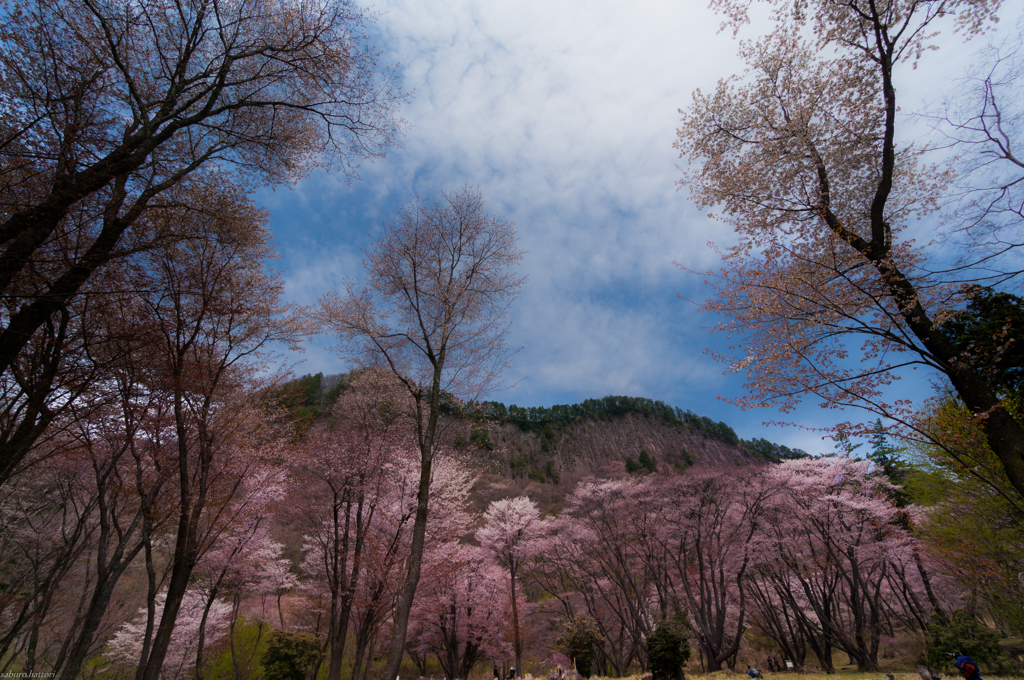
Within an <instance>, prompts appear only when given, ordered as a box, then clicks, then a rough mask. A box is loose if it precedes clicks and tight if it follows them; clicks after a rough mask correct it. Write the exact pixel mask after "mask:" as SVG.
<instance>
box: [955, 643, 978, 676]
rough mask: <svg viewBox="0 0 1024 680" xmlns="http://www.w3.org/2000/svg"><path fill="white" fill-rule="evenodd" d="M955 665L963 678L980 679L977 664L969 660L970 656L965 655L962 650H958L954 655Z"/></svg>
mask: <svg viewBox="0 0 1024 680" xmlns="http://www.w3.org/2000/svg"><path fill="white" fill-rule="evenodd" d="M955 663H956V667H957V668H958V669H960V673H962V674H963V676H964V680H982V678H981V674H980V673H979V672H978V664H976V663H974V662H973V661H971V657H969V656H967V653H966V652H964V650H962V649H961V650H960V653H959V654H957V657H956V661H955Z"/></svg>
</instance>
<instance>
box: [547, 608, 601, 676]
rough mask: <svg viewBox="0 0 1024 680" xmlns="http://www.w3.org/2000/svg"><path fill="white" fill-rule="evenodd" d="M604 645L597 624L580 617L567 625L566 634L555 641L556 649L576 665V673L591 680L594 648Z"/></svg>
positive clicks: (585, 617)
mask: <svg viewBox="0 0 1024 680" xmlns="http://www.w3.org/2000/svg"><path fill="white" fill-rule="evenodd" d="M602 644H604V638H603V637H602V636H601V633H600V632H599V631H598V629H597V623H595V622H594V620H593V619H591V618H590V617H587V616H580V617H577V618H575V619H573V620H572V621H570V622H569V623H567V624H566V625H565V634H563V635H562V636H561V637H560V638H558V639H557V640H555V648H556V649H558V651H560V652H562V653H563V654H565V655H566V656H568V657H569V658H570V659H572V660H573V662H574V663H575V664H576V672H578V673H579V674H580V675H582V676H583V677H584V678H589V677H590V675H591V671H592V670H593V666H594V647H595V646H596V645H602Z"/></svg>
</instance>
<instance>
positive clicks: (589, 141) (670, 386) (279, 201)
mask: <svg viewBox="0 0 1024 680" xmlns="http://www.w3.org/2000/svg"><path fill="white" fill-rule="evenodd" d="M374 10H375V11H377V12H379V13H380V16H379V17H378V19H377V23H376V29H377V30H378V31H379V35H378V36H377V38H378V45H379V47H380V49H382V50H383V52H384V57H383V59H384V61H385V62H390V63H397V64H398V65H399V72H400V73H401V76H402V82H403V85H404V88H405V89H406V90H407V91H411V92H412V93H413V96H412V98H411V100H410V101H409V103H408V104H407V105H405V106H403V108H402V111H401V116H402V117H403V118H404V119H406V121H408V123H409V128H408V130H407V132H406V135H405V136H404V138H403V139H402V142H401V148H397V149H393V150H391V151H390V152H389V153H388V155H387V157H386V158H385V159H383V160H378V161H376V162H372V163H367V164H364V165H363V167H362V168H361V170H360V174H361V179H360V180H359V181H357V182H355V183H354V184H352V185H351V186H348V185H346V183H345V182H344V180H343V178H341V177H339V176H336V175H330V174H325V173H314V174H312V175H311V176H309V177H308V178H306V179H304V180H302V181H301V182H299V183H298V184H296V185H295V186H293V187H291V188H278V189H276V190H275V191H269V190H267V191H263V192H260V193H259V194H258V196H257V200H259V201H260V202H261V203H262V204H263V205H265V206H266V207H267V208H269V209H270V211H271V215H272V222H271V226H272V229H273V231H274V233H275V236H276V238H277V249H278V253H279V254H280V256H281V257H280V259H279V260H277V261H276V262H275V266H276V268H279V269H281V270H282V271H283V273H284V277H285V281H286V296H287V298H288V299H289V300H291V301H294V302H297V303H300V304H312V303H314V302H315V301H316V300H317V299H318V298H319V297H320V296H321V295H323V294H324V293H325V292H327V291H328V290H336V291H337V290H340V288H341V286H342V282H343V281H344V280H346V279H352V278H355V279H358V278H359V277H360V276H361V274H362V251H363V250H364V249H366V248H368V247H369V246H370V244H371V243H372V241H373V239H374V238H375V236H376V235H377V234H379V230H380V228H381V225H382V223H383V222H385V221H387V220H390V219H392V218H393V217H395V216H396V214H397V211H398V207H399V206H400V205H401V204H403V203H405V202H407V201H408V200H409V199H410V198H411V197H412V196H413V195H414V194H418V195H419V196H420V197H421V198H422V199H424V200H427V201H429V200H431V199H433V198H434V197H436V196H438V194H439V192H440V191H453V190H458V189H459V188H460V187H462V186H463V185H466V184H469V185H476V186H479V187H480V189H481V191H482V192H483V195H484V198H485V201H486V205H487V208H488V211H489V212H491V213H493V214H500V215H503V216H504V217H506V218H508V219H510V220H512V221H514V222H515V223H516V226H517V230H518V233H519V235H520V244H521V246H522V247H523V248H524V249H525V250H527V251H528V255H527V256H526V258H525V259H524V261H523V265H522V269H521V271H522V272H523V273H524V274H526V275H528V276H529V282H528V283H527V285H526V286H525V287H524V289H523V291H522V294H521V295H520V297H519V298H518V300H517V301H516V303H515V304H514V306H513V308H512V310H511V316H510V320H511V322H512V335H511V338H510V344H511V345H512V346H513V347H522V349H521V351H520V352H519V353H518V355H517V356H516V358H515V360H514V362H513V365H512V368H511V370H510V371H509V372H508V374H507V376H506V377H507V379H508V381H509V382H510V383H514V382H517V381H518V384H517V386H516V387H515V388H514V389H511V390H506V391H502V392H498V393H495V394H494V395H492V398H494V399H497V400H500V401H503V402H505V403H516V404H519V405H520V406H541V405H545V406H547V405H551V404H555V403H572V402H578V401H582V400H583V399H587V398H592V397H602V396H606V395H611V394H625V395H630V396H642V397H648V398H652V399H660V400H662V401H665V402H667V403H669V404H672V405H675V406H679V407H681V408H684V409H690V410H692V411H694V412H696V413H698V414H701V415H707V416H710V417H712V418H714V419H716V420H724V421H726V422H727V423H729V424H730V425H732V426H733V427H734V428H735V429H736V430H737V432H738V433H739V434H740V436H742V437H744V438H752V437H767V438H769V439H771V440H773V441H777V442H780V443H785V444H787V445H790V446H796V447H799V448H803V449H805V450H807V451H810V452H812V453H817V452H824V451H830V450H831V449H832V443H831V442H830V441H822V434H821V433H819V432H809V431H805V430H802V429H799V428H792V427H790V428H781V427H777V426H772V427H769V426H765V425H763V424H762V422H763V421H766V420H777V419H780V417H781V416H780V414H778V413H777V412H774V411H763V410H762V411H749V412H742V411H740V410H739V409H738V408H736V407H734V406H731V405H730V404H728V403H726V402H724V401H721V400H719V399H717V397H718V396H720V395H722V396H727V397H728V396H732V397H735V396H739V395H740V394H741V393H742V381H741V379H740V378H739V377H737V376H725V375H723V373H722V369H723V366H722V365H721V364H716V363H715V362H714V361H713V360H712V359H711V358H710V357H708V356H707V355H705V354H704V349H705V348H706V347H708V346H716V347H721V346H722V345H723V344H724V342H725V339H724V338H719V337H717V336H711V335H710V334H709V333H708V331H707V330H705V327H708V326H711V325H714V324H715V323H716V319H715V318H714V317H713V316H711V315H709V314H706V313H702V312H699V311H698V309H697V306H696V305H694V304H691V303H689V302H687V301H684V300H683V299H680V297H679V296H682V297H683V298H687V299H689V300H697V301H699V300H702V299H703V298H704V297H705V295H706V293H705V290H704V286H703V280H702V277H700V276H697V275H694V274H690V273H687V272H686V271H684V270H682V269H680V268H679V267H678V266H676V264H675V263H679V264H681V265H684V266H685V267H687V268H690V269H693V270H697V271H703V270H707V269H712V268H715V267H716V266H717V258H716V256H715V254H714V253H713V251H712V250H711V249H710V248H708V247H707V243H708V242H709V241H714V242H716V243H718V244H723V245H728V244H729V243H730V242H731V240H732V238H733V237H732V234H731V233H730V231H729V230H728V229H727V228H725V227H723V225H721V224H720V223H717V222H714V221H712V220H710V219H708V218H707V217H706V216H705V215H702V214H701V213H700V212H699V211H697V210H696V208H695V207H694V206H693V205H692V204H691V203H690V202H689V200H688V196H687V193H686V191H685V190H683V191H677V187H676V184H675V182H676V181H677V180H678V179H679V176H680V170H679V168H678V165H679V163H680V159H679V158H678V155H677V153H676V151H675V150H674V149H673V148H672V143H673V141H674V139H675V135H676V127H677V125H678V121H679V114H678V109H679V108H685V107H686V106H687V105H688V104H689V102H690V97H691V93H692V91H693V90H694V89H696V88H698V87H699V88H702V89H703V90H705V91H708V90H710V89H711V88H713V87H714V85H715V83H716V82H717V80H718V79H719V78H722V77H726V76H728V75H730V74H733V73H736V72H738V71H739V70H741V65H740V64H739V62H738V60H737V59H736V57H735V52H736V50H737V43H736V41H735V40H734V39H733V38H732V35H731V32H728V33H722V34H719V33H718V25H719V19H718V18H717V17H716V16H715V15H714V14H712V12H711V11H710V10H708V9H706V8H705V7H703V5H702V3H693V2H680V1H679V0H676V1H674V2H661V1H655V0H638V1H634V2H631V3H623V2H621V1H619V2H613V1H608V0H486V1H476V0H446V1H445V2H436V1H435V2H425V1H424V0H389V1H386V2H381V3H378V4H376V5H374ZM1010 23H1011V22H1005V24H1010ZM1005 24H1004V25H1005ZM756 34H757V26H756V25H755V26H753V27H751V30H748V31H746V32H745V33H743V34H741V36H740V37H741V38H743V37H747V38H750V37H753V36H754V35H756ZM973 49H974V48H973V47H965V46H963V45H961V44H959V42H958V41H955V40H954V41H951V42H950V44H949V45H946V46H944V47H943V50H942V51H941V54H942V57H941V59H935V58H932V59H931V60H930V62H929V63H928V64H927V65H926V66H925V67H923V68H921V69H919V71H917V72H915V73H914V75H913V78H912V79H910V80H908V82H906V83H904V84H903V86H902V88H901V89H900V90H899V91H900V94H901V97H902V98H903V99H902V100H903V101H904V102H905V103H907V104H909V105H910V106H913V105H916V104H918V103H921V102H932V103H934V102H935V101H937V100H938V99H939V98H940V97H941V92H943V91H944V90H948V89H952V87H953V84H952V81H951V77H953V76H956V75H958V74H959V73H960V72H961V70H962V68H963V67H965V66H966V65H967V64H968V62H969V61H970V55H971V51H972V50H973ZM331 342H332V341H331V339H330V338H326V337H320V338H315V339H314V340H313V341H312V342H311V343H310V345H309V347H308V349H307V351H306V352H305V354H304V355H303V356H295V357H290V359H292V360H294V361H301V362H302V363H300V364H298V365H297V366H296V367H295V369H294V370H295V372H296V373H298V374H304V373H316V372H318V371H322V372H324V373H337V372H341V371H344V370H347V368H348V367H347V366H346V365H345V364H344V363H343V362H342V361H341V360H340V359H339V358H337V357H336V356H334V355H333V354H332V353H331V351H330V346H331ZM911 382H912V383H913V384H907V385H905V386H904V387H905V388H906V389H908V390H909V393H912V394H914V395H915V396H918V397H924V396H926V395H927V394H929V393H930V388H929V387H928V380H927V379H926V378H924V377H923V376H922V378H921V379H917V380H914V381H911ZM862 417H867V416H866V415H865V416H861V415H859V414H855V413H848V414H841V413H836V412H834V411H823V410H821V409H819V408H817V407H816V406H815V405H808V406H806V407H804V408H801V409H800V410H799V411H798V412H797V413H795V414H791V415H789V416H785V417H783V419H786V420H792V421H795V422H797V423H800V424H802V425H806V426H810V427H828V426H829V425H831V424H833V423H834V422H836V421H837V420H846V419H861V418H862Z"/></svg>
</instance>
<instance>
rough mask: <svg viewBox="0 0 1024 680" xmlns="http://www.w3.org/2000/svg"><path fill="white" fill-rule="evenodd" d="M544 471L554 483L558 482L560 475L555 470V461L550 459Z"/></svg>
mask: <svg viewBox="0 0 1024 680" xmlns="http://www.w3.org/2000/svg"><path fill="white" fill-rule="evenodd" d="M544 472H545V474H546V475H547V476H548V478H549V479H551V481H552V482H553V483H555V484H558V482H559V479H560V475H559V474H558V472H557V471H556V470H555V461H553V460H549V461H548V463H547V465H546V466H545V468H544Z"/></svg>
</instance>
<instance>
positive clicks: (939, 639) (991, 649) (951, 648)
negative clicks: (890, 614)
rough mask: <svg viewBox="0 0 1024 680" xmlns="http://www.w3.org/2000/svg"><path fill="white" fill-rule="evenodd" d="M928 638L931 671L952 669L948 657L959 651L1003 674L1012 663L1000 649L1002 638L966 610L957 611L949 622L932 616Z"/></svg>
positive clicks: (951, 661) (951, 662)
mask: <svg viewBox="0 0 1024 680" xmlns="http://www.w3.org/2000/svg"><path fill="white" fill-rule="evenodd" d="M928 638H929V639H928V665H929V666H931V667H932V668H942V667H944V666H952V665H953V659H951V658H950V657H949V656H948V654H949V653H954V654H955V653H956V652H958V651H960V650H963V651H964V652H966V654H967V656H969V657H971V659H973V660H974V662H975V663H977V664H979V665H984V666H986V667H987V669H989V670H996V671H1001V670H1003V669H1004V668H1005V667H1006V666H1007V665H1008V663H1009V659H1007V658H1006V657H1005V656H1004V655H1003V651H1002V649H1001V648H1000V647H999V635H998V634H997V633H996V632H995V631H994V630H992V629H990V628H989V627H988V626H986V625H985V624H983V623H982V622H981V621H979V620H978V618H977V617H976V616H974V615H973V614H971V613H970V612H968V611H965V610H963V609H961V610H960V611H957V612H954V613H953V618H952V619H951V620H950V621H949V622H946V623H944V622H943V621H941V620H940V619H939V618H938V617H933V618H932V623H931V625H929V626H928Z"/></svg>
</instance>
